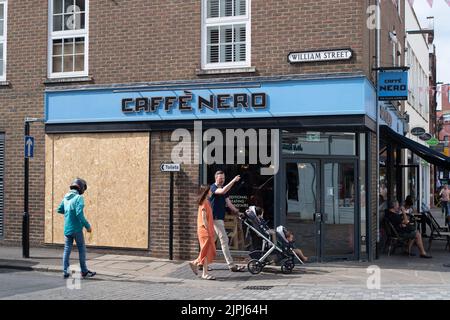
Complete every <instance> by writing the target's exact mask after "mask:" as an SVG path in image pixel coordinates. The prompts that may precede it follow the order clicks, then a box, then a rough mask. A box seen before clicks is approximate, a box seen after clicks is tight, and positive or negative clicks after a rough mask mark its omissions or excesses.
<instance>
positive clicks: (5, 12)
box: [0, 0, 8, 81]
mask: <svg viewBox="0 0 450 320" xmlns="http://www.w3.org/2000/svg"><path fill="white" fill-rule="evenodd" d="M1 3H3V5H4V6H3V15H4V16H3V36H0V43H3V57H2V58H3V74H2V75H0V81H6V47H7V42H8V41H7V40H8V30H7V26H8V1H7V0H0V4H1Z"/></svg>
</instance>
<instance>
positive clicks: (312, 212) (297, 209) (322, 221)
mask: <svg viewBox="0 0 450 320" xmlns="http://www.w3.org/2000/svg"><path fill="white" fill-rule="evenodd" d="M356 164H357V162H356V161H355V160H354V159H342V160H336V159H330V160H327V159H305V158H293V159H285V160H284V161H283V164H282V166H283V169H284V174H283V175H282V176H283V178H284V181H281V191H282V192H281V195H282V196H281V199H283V198H284V201H285V203H284V205H282V208H284V209H283V210H282V214H281V217H280V223H281V224H282V225H284V226H285V227H286V228H287V229H288V230H291V231H292V232H293V233H294V235H295V239H296V245H297V247H299V248H300V249H302V251H303V252H304V254H305V255H306V256H308V257H311V260H312V261H319V262H320V261H327V260H335V259H352V260H353V259H355V258H356V250H355V248H358V246H357V245H358V244H357V243H356V242H357V241H355V239H357V237H356V234H357V232H356V231H357V230H355V226H357V224H355V221H358V220H357V207H358V203H359V202H358V199H359V195H358V194H359V192H358V190H359V189H358V184H357V174H356V173H357V167H356ZM283 195H285V197H284V196H283ZM282 201H283V200H282Z"/></svg>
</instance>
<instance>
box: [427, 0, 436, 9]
mask: <svg viewBox="0 0 450 320" xmlns="http://www.w3.org/2000/svg"><path fill="white" fill-rule="evenodd" d="M427 1H428V4H429V5H430V8H433V1H434V0H427Z"/></svg>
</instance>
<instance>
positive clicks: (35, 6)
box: [0, 0, 47, 244]
mask: <svg viewBox="0 0 450 320" xmlns="http://www.w3.org/2000/svg"><path fill="white" fill-rule="evenodd" d="M7 36H8V47H7V71H6V72H7V73H6V75H7V80H8V81H9V82H10V85H9V86H1V87H0V106H1V107H0V131H3V132H5V145H6V146H5V148H6V155H5V157H6V159H5V160H6V162H5V221H4V222H5V239H6V241H2V242H1V243H2V244H17V243H20V242H19V241H20V239H21V233H22V215H23V210H24V209H23V189H24V187H23V181H24V178H23V175H24V170H23V163H24V160H23V153H24V143H23V139H24V138H23V134H24V118H25V117H26V116H28V117H38V118H42V117H43V113H44V108H43V90H44V85H43V81H44V79H45V77H46V64H47V42H46V39H47V4H46V3H45V1H32V0H22V1H8V34H7ZM31 134H32V135H33V136H34V137H35V141H36V148H35V152H34V153H35V158H34V159H32V160H30V234H31V243H32V244H39V243H42V242H43V238H44V144H43V141H44V134H43V125H42V124H40V123H36V124H32V125H31Z"/></svg>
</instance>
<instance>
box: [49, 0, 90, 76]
mask: <svg viewBox="0 0 450 320" xmlns="http://www.w3.org/2000/svg"><path fill="white" fill-rule="evenodd" d="M48 4H49V5H48V40H47V42H48V46H47V52H48V57H47V76H48V78H72V77H86V76H88V74H89V0H85V11H84V12H85V14H84V17H85V18H84V19H85V20H84V23H85V25H84V29H83V30H67V31H56V32H53V0H49V1H48ZM67 38H84V71H79V72H53V69H52V68H53V59H52V58H53V40H54V39H67Z"/></svg>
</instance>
